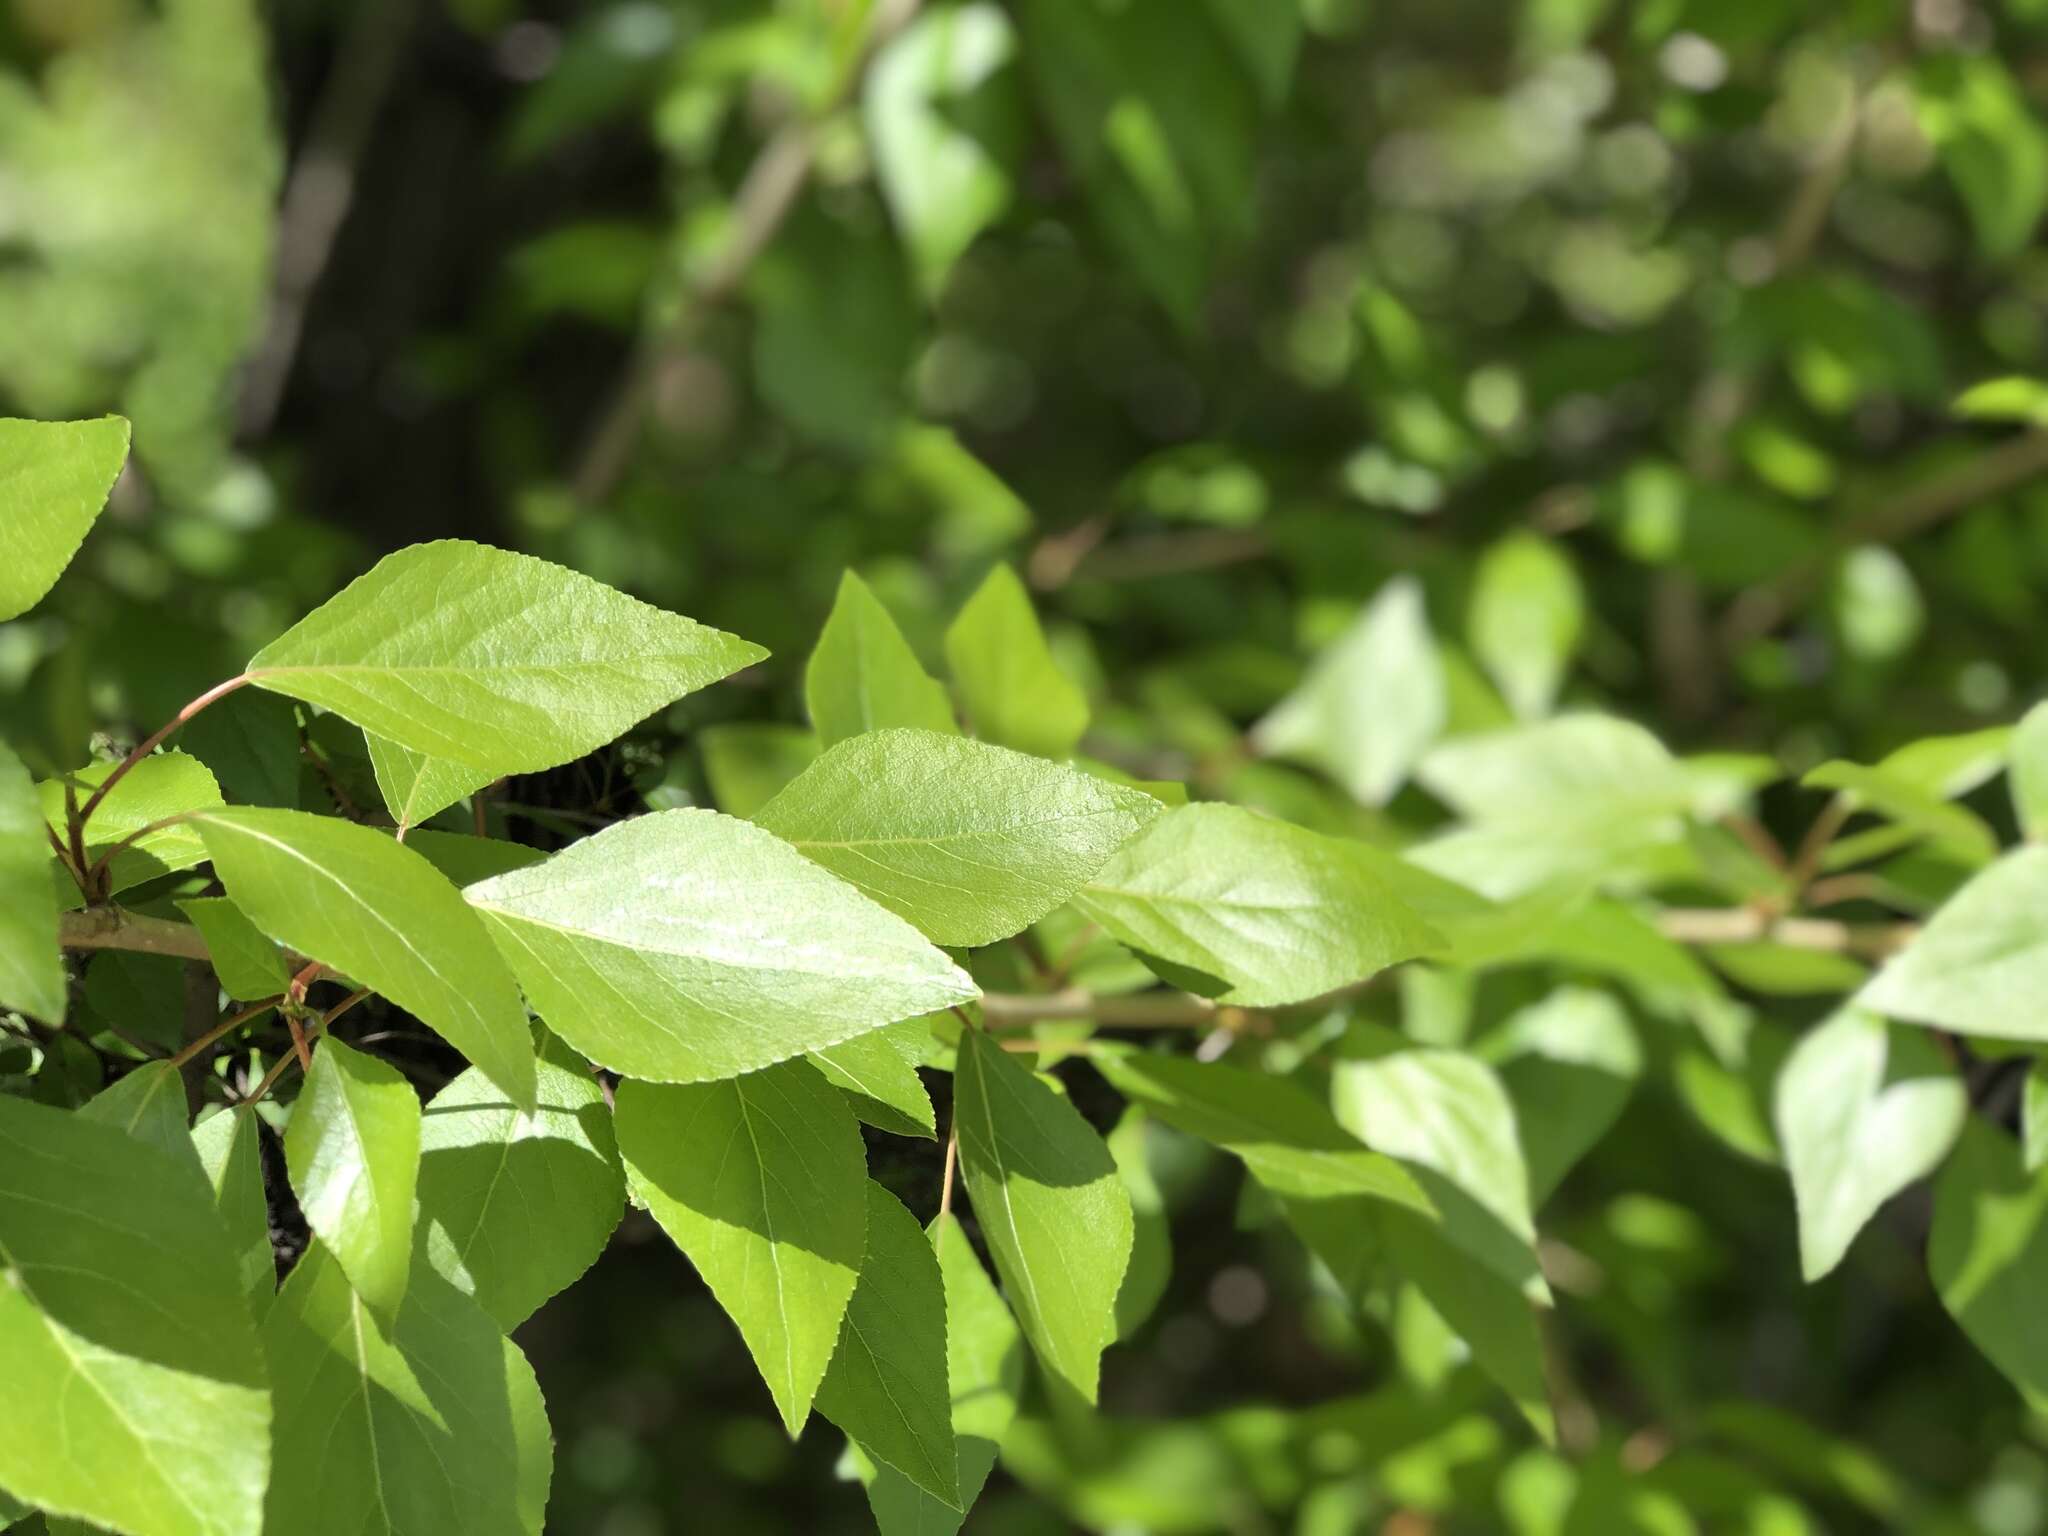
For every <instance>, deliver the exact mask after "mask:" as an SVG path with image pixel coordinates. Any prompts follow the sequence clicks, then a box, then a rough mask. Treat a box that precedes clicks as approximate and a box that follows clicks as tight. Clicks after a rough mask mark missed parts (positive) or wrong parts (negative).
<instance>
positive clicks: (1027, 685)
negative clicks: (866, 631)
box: [946, 565, 1088, 757]
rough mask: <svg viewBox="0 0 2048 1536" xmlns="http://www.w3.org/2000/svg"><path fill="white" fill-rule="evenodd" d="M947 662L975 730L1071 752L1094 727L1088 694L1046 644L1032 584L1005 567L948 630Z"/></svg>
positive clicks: (1040, 749)
mask: <svg viewBox="0 0 2048 1536" xmlns="http://www.w3.org/2000/svg"><path fill="white" fill-rule="evenodd" d="M946 665H947V666H948V667H950V668H951V669H952V673H953V683H954V686H955V687H957V688H958V689H959V690H960V702H961V703H962V704H963V705H964V706H965V707H966V710H967V718H968V719H969V721H971V722H972V723H973V726H974V734H975V735H977V736H979V737H980V738H981V739H982V740H984V741H992V742H995V743H996V744H997V745H998V746H1004V747H1015V748H1016V749H1017V750H1018V751H1020V752H1032V753H1036V754H1037V755H1038V756H1040V757H1065V756H1067V755H1068V754H1069V753H1071V752H1072V751H1073V750H1074V748H1075V746H1077V745H1078V744H1079V742H1080V740H1081V733H1082V732H1083V731H1085V730H1087V729H1088V700H1087V698H1086V697H1085V696H1084V695H1083V694H1082V692H1081V690H1080V689H1079V688H1078V687H1076V686H1075V685H1074V682H1073V681H1072V679H1070V678H1069V677H1068V676H1067V675H1066V674H1065V673H1064V672H1062V671H1061V670H1060V668H1059V663H1058V662H1056V661H1054V660H1053V658H1052V651H1051V650H1050V649H1049V648H1048V647H1047V645H1046V643H1045V631H1044V630H1042V629H1040V628H1039V626H1038V615H1037V614H1035V613H1033V612H1032V611H1031V598H1030V596H1029V595H1028V594H1027V593H1026V592H1025V590H1024V583H1023V582H1022V581H1020V580H1018V579H1017V573H1016V572H1015V571H1013V570H1011V569H1010V568H1009V567H1008V566H1007V565H998V566H996V567H995V568H994V569H993V570H991V571H990V572H989V573H988V577H987V579H986V580H984V581H983V582H982V584H981V585H980V587H978V588H977V589H976V590H975V593H974V595H973V596H972V597H970V598H968V599H967V602H966V605H965V606H964V607H962V608H961V610H960V613H959V615H958V617H956V618H955V619H954V620H953V622H952V625H951V626H950V627H949V628H948V629H947V630H946Z"/></svg>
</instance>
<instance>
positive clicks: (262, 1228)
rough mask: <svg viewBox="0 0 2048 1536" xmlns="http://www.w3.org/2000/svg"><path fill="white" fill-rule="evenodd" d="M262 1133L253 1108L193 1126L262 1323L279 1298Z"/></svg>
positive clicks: (232, 1249)
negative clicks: (266, 1192)
mask: <svg viewBox="0 0 2048 1536" xmlns="http://www.w3.org/2000/svg"><path fill="white" fill-rule="evenodd" d="M262 1134H263V1127H262V1122H261V1121H260V1120H258V1119H257V1117H256V1111H255V1109H254V1108H253V1107H249V1106H243V1107H238V1108H235V1109H224V1110H221V1111H220V1112H219V1113H217V1114H214V1115H210V1116H208V1117H207V1118H206V1119H204V1120H201V1121H200V1122H199V1123H198V1124H197V1125H195V1126H193V1127H192V1146H193V1148H194V1150H195V1151H197V1152H198V1154H199V1163H200V1166H201V1167H203V1168H204V1169H205V1170H206V1177H207V1181H208V1182H209V1183H210V1184H212V1186H213V1208H214V1210H215V1211H217V1212H218V1213H219V1215H220V1221H221V1226H222V1227H223V1228H224V1229H225V1230H226V1232H227V1235H228V1252H229V1253H230V1254H232V1255H233V1256H234V1261H235V1273H236V1275H237V1277H238V1278H239V1279H240V1280H241V1282H242V1289H243V1291H244V1292H246V1293H247V1295H248V1297H249V1302H250V1306H251V1307H252V1308H253V1309H254V1314H255V1316H256V1317H257V1319H258V1320H259V1321H260V1320H261V1318H262V1316H263V1314H264V1313H265V1312H267V1311H269V1310H270V1302H271V1299H272V1298H273V1297H274V1296H275V1295H276V1294H277V1257H276V1254H275V1252H274V1251H273V1250H272V1248H271V1246H270V1205H269V1202H268V1201H267V1200H266V1199H265V1197H264V1192H263V1153H262V1148H261V1146H260V1145H259V1143H260V1141H261V1139H262Z"/></svg>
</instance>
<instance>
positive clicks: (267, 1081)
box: [242, 1051, 299, 1104]
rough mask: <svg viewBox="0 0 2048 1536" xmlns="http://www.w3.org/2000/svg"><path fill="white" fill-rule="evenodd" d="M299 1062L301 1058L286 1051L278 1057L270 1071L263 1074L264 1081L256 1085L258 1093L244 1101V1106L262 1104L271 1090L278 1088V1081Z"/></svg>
mask: <svg viewBox="0 0 2048 1536" xmlns="http://www.w3.org/2000/svg"><path fill="white" fill-rule="evenodd" d="M298 1060H299V1058H298V1057H297V1056H296V1055H294V1054H293V1053H292V1052H290V1051H286V1052H285V1053H284V1054H283V1055H282V1056H280V1057H278V1058H277V1060H276V1061H274V1062H272V1063H271V1065H270V1070H269V1071H268V1072H266V1073H264V1074H263V1081H262V1082H260V1083H258V1084H257V1085H256V1091H255V1092H254V1093H252V1094H250V1095H249V1097H248V1098H246V1099H244V1100H243V1101H242V1102H243V1103H244V1104H255V1103H259V1102H261V1100H262V1098H263V1096H264V1095H265V1094H267V1093H269V1092H270V1090H271V1089H273V1088H275V1087H276V1086H277V1080H278V1079H279V1078H280V1077H283V1076H284V1074H285V1070H286V1069H287V1068H289V1067H293V1066H296V1065H297V1064H298Z"/></svg>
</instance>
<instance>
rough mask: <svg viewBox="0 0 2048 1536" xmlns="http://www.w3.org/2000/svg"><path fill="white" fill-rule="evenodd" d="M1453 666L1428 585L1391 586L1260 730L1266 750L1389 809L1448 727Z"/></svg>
mask: <svg viewBox="0 0 2048 1536" xmlns="http://www.w3.org/2000/svg"><path fill="white" fill-rule="evenodd" d="M1445 712H1446V703H1445V691H1444V678H1443V670H1442V667H1441V665H1440V663H1439V661H1438V659H1437V650H1436V642H1435V640H1434V639H1433V638H1432V637H1431V636H1430V632H1429V622H1428V618H1427V616H1426V615H1425V613H1424V612H1423V606H1422V588H1421V586H1420V585H1419V584H1417V583H1416V582H1415V581H1414V580H1413V579H1412V578H1409V577H1400V578H1397V579H1395V580H1394V581H1392V582H1389V583H1388V584H1387V586H1386V587H1385V588H1384V589H1382V590H1381V592H1380V594H1379V595H1378V596H1377V597H1375V598H1374V599H1373V601H1372V603H1371V605H1370V606H1368V607H1367V608H1366V610H1365V611H1364V612H1363V613H1361V614H1360V615H1359V616H1358V618H1357V620H1356V621H1355V622H1354V623H1353V624H1352V625H1351V627H1350V628H1349V629H1347V630H1346V631H1345V632H1344V633H1343V634H1342V635H1341V636H1340V637H1338V639H1337V640H1336V642H1335V643H1334V644H1332V645H1331V646H1330V648H1329V649H1328V650H1326V651H1324V652H1323V654H1322V655H1320V656H1319V657H1317V658H1316V661H1315V663H1314V665H1313V666H1311V667H1310V668H1309V673H1308V676H1307V677H1305V678H1304V679H1303V680H1302V682H1301V685H1300V686H1299V687H1297V688H1296V689H1295V690H1294V692H1292V693H1290V694H1289V695H1288V696H1287V697H1286V698H1285V699H1282V700H1281V701H1280V703H1279V704H1277V705H1275V706H1274V708H1273V709H1272V711H1271V712H1270V713H1269V714H1267V716H1266V717H1265V718H1264V719H1263V720H1261V721H1260V722H1259V723H1258V724H1257V725H1256V726H1255V727H1254V728H1253V730H1252V740H1253V743H1254V744H1255V745H1256V746H1257V747H1258V749H1259V750H1260V751H1261V752H1266V753H1270V754H1271V755H1273V756H1275V757H1285V758H1291V759H1295V760H1298V761H1301V762H1307V763H1312V764H1314V765H1315V766H1316V767H1318V768H1321V769H1322V770H1323V771H1324V772H1325V773H1327V774H1329V775H1330V776H1331V777H1332V778H1333V779H1335V780H1336V781H1337V782H1338V783H1340V784H1342V785H1343V786H1344V787H1345V788H1346V789H1348V790H1349V791H1350V792H1351V794H1352V796H1353V798H1355V799H1356V800H1358V802H1359V803H1360V804H1362V805H1384V804H1385V803H1386V802H1387V801H1388V800H1389V799H1391V798H1392V796H1393V794H1394V791H1395V790H1397V789H1399V788H1400V787H1401V783H1402V781H1403V780H1404V779H1406V778H1407V777H1408V773H1409V770H1411V769H1412V768H1413V767H1414V766H1415V764H1416V763H1417V761H1419V760H1420V758H1421V757H1422V754H1423V753H1424V752H1425V751H1427V750H1428V749H1429V747H1430V745H1431V744H1432V743H1433V742H1434V741H1435V740H1436V738H1437V735H1438V733H1439V732H1441V731H1442V730H1443V727H1444V720H1445Z"/></svg>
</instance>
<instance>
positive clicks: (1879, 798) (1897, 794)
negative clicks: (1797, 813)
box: [1800, 761, 1998, 864]
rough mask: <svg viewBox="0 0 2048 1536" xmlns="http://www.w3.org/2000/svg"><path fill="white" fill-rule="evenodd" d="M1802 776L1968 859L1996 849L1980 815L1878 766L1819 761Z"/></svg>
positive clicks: (1810, 783)
mask: <svg viewBox="0 0 2048 1536" xmlns="http://www.w3.org/2000/svg"><path fill="white" fill-rule="evenodd" d="M1800 782H1801V783H1802V784H1805V785H1807V786H1808V787H1809V788H1812V789H1832V790H1837V791H1839V792H1840V793H1842V794H1844V795H1847V796H1848V797H1849V801H1850V803H1851V804H1852V805H1854V806H1855V807H1857V808H1858V809H1861V810H1870V811H1874V812H1876V813H1877V814H1878V815H1880V816H1882V817H1884V818H1885V820H1887V821H1890V822H1893V823H1896V824H1897V825H1898V826H1899V827H1901V828H1902V829H1906V830H1910V831H1912V832H1913V833H1915V834H1916V835H1918V836H1924V837H1926V838H1928V839H1929V840H1931V841H1933V842H1935V843H1937V844H1939V845H1940V846H1941V847H1942V849H1943V850H1944V851H1946V852H1951V853H1953V854H1955V855H1956V856H1957V857H1959V858H1962V859H1965V860H1967V861H1969V862H1970V863H1972V864H1982V863H1985V862H1987V861H1988V860H1990V859H1991V858H1993V857H1994V856H1995V855H1996V854H1997V852H1998V839H1997V838H1995V837H1994V836H1992V833H1991V829H1990V828H1989V827H1988V826H1986V825H1985V824H1984V822H1983V821H1982V820H1981V819H1980V818H1978V817H1977V816H1975V815H1973V814H1972V813H1971V812H1969V811H1966V810H1964V809H1963V808H1962V807H1961V806H1959V805H1950V804H1949V803H1948V802H1947V801H1945V800H1943V799H1942V798H1941V797H1940V796H1939V795H1938V794H1936V793H1933V792H1931V791H1929V790H1926V789H1923V788H1921V787H1920V786H1919V785H1918V784H1915V783H1914V782H1913V781H1912V780H1911V779H1908V778H1906V777H1904V776H1903V775H1901V774H1898V773H1894V772H1889V771H1887V770H1886V769H1885V768H1884V767H1882V766H1880V767H1876V768H1867V767H1865V766H1864V765H1863V764H1861V763H1845V762H1839V761H1837V762H1830V763H1822V764H1821V765H1820V766H1819V767H1818V768H1816V769H1814V770H1813V771H1812V772H1811V773H1809V774H1807V776H1806V777H1805V778H1804V779H1802V780H1800Z"/></svg>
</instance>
